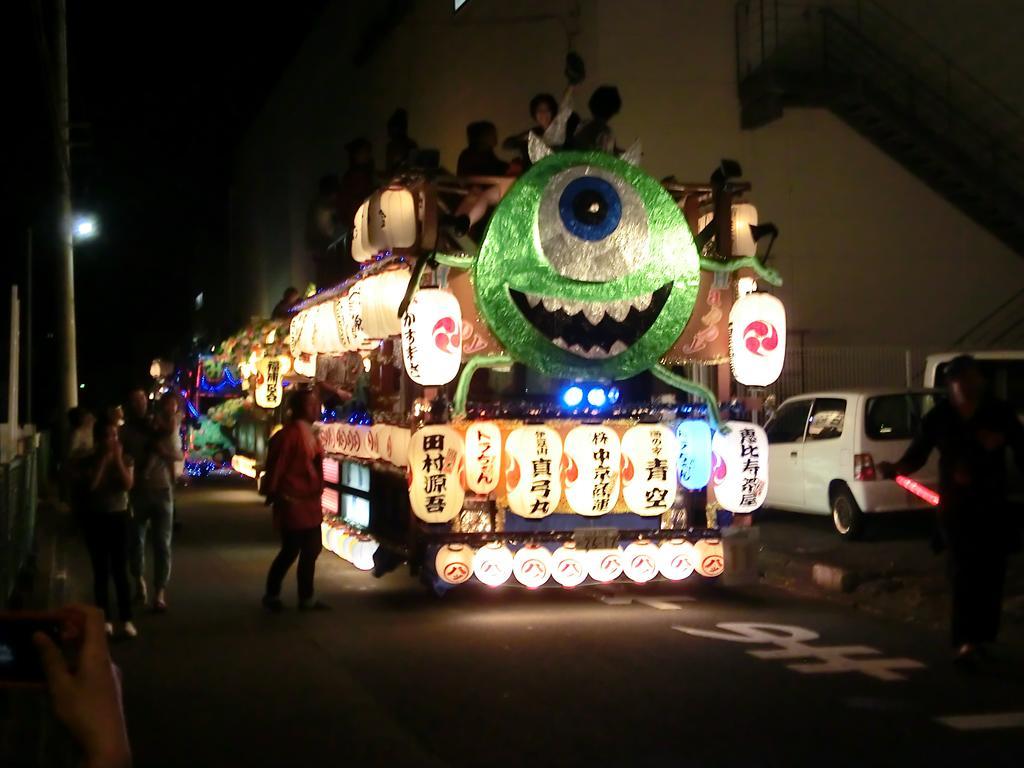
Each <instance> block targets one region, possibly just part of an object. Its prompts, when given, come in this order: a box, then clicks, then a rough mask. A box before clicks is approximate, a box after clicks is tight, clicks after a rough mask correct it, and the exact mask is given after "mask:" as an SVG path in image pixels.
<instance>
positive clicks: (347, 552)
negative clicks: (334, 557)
mask: <svg viewBox="0 0 1024 768" xmlns="http://www.w3.org/2000/svg"><path fill="white" fill-rule="evenodd" d="M358 543H359V538H358V537H357V536H355V535H353V533H352V532H351V531H345V532H344V533H343V534H342V535H341V543H340V544H339V547H338V554H339V555H340V556H341V557H342V558H343V559H345V560H348V561H349V562H350V563H351V562H352V558H353V553H354V552H355V548H356V544H358Z"/></svg>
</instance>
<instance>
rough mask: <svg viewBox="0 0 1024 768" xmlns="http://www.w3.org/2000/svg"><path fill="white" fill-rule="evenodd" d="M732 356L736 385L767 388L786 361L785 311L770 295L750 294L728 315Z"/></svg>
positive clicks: (739, 300)
mask: <svg viewBox="0 0 1024 768" xmlns="http://www.w3.org/2000/svg"><path fill="white" fill-rule="evenodd" d="M729 354H730V357H731V358H732V372H733V376H735V377H736V381H738V382H740V384H746V385H747V386H750V387H767V386H768V385H769V384H772V383H773V382H774V381H775V380H776V379H778V378H779V375H780V374H781V373H782V364H783V362H785V359H786V309H785V307H783V306H782V302H781V301H779V300H778V299H777V298H775V297H774V296H772V295H771V294H769V293H758V292H755V293H748V294H746V295H744V296H741V297H740V298H739V299H737V301H736V303H735V304H733V305H732V310H730V312H729Z"/></svg>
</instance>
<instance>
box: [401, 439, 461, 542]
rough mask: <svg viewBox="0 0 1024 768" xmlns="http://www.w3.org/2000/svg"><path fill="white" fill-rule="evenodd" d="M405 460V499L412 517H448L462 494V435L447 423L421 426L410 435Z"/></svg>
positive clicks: (442, 519)
mask: <svg viewBox="0 0 1024 768" xmlns="http://www.w3.org/2000/svg"><path fill="white" fill-rule="evenodd" d="M409 463H410V467H409V469H410V472H409V478H410V480H409V482H410V487H409V503H410V505H411V506H412V511H413V512H414V513H415V514H416V517H418V518H419V519H420V520H423V521H424V522H427V523H447V522H449V521H451V520H452V519H453V518H454V517H455V516H456V515H457V514H458V513H459V512H460V511H461V510H462V502H463V499H464V498H465V491H463V489H462V472H463V469H464V466H465V445H464V444H463V441H462V435H460V434H459V433H458V432H456V431H455V430H454V429H452V428H451V427H446V426H437V425H432V426H427V427H423V428H422V429H420V430H418V431H417V432H416V434H414V435H413V436H412V440H411V445H410V449H409Z"/></svg>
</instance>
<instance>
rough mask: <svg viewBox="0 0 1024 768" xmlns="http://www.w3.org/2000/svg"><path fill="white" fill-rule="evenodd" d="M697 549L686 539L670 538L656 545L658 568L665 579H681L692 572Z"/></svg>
mask: <svg viewBox="0 0 1024 768" xmlns="http://www.w3.org/2000/svg"><path fill="white" fill-rule="evenodd" d="M696 562H697V551H696V550H695V549H694V547H693V544H691V543H690V542H688V541H687V540H686V539H671V540H669V541H665V542H662V545H661V546H660V547H658V570H659V571H661V575H662V576H664V577H665V578H666V579H671V580H672V581H681V580H682V579H685V578H686V577H687V576H689V575H690V574H691V573H693V569H694V567H695V564H696Z"/></svg>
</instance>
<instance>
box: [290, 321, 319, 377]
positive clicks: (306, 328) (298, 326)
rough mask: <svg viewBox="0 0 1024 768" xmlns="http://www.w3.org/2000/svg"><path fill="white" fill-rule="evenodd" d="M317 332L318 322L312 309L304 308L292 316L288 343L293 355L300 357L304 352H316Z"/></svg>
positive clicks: (313, 353)
mask: <svg viewBox="0 0 1024 768" xmlns="http://www.w3.org/2000/svg"><path fill="white" fill-rule="evenodd" d="M315 332H316V322H315V321H314V319H313V310H312V309H304V310H302V311H301V312H299V313H297V314H296V315H295V316H294V317H292V322H291V325H290V326H289V332H288V344H289V346H290V347H291V351H292V357H294V358H298V357H299V355H301V354H303V353H305V354H312V355H315V354H316V344H315V340H314V338H313V337H314V334H315ZM313 373H314V375H315V374H316V371H315V370H314V371H313Z"/></svg>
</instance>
